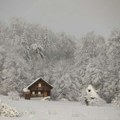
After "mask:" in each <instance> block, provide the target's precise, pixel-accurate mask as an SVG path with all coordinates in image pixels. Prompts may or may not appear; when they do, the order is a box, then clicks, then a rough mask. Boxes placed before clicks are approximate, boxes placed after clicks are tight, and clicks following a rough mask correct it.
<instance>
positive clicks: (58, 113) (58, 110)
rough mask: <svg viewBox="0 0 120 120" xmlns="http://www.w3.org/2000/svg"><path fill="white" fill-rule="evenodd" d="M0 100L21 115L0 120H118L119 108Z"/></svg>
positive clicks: (119, 119) (60, 102)
mask: <svg viewBox="0 0 120 120" xmlns="http://www.w3.org/2000/svg"><path fill="white" fill-rule="evenodd" d="M0 99H1V100H2V101H3V102H4V103H7V104H8V105H10V106H12V107H15V108H16V109H17V110H18V111H19V112H21V113H22V116H21V117H16V118H8V117H0V120H120V108H118V107H115V106H113V105H106V106H101V107H97V106H85V105H81V104H80V103H79V102H68V101H59V102H58V101H40V100H39V99H31V100H24V99H21V100H19V101H13V100H9V99H8V97H5V96H0Z"/></svg>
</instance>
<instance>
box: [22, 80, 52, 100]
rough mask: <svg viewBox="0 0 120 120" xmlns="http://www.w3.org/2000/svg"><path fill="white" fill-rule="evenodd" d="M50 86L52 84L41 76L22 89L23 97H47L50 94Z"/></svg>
mask: <svg viewBox="0 0 120 120" xmlns="http://www.w3.org/2000/svg"><path fill="white" fill-rule="evenodd" d="M52 88H53V86H52V85H50V84H49V83H48V82H46V81H45V80H43V79H42V78H38V79H36V80H35V81H34V82H33V83H31V84H30V85H28V86H27V87H26V88H24V89H23V92H24V97H25V99H30V98H31V97H47V96H50V92H51V89H52Z"/></svg>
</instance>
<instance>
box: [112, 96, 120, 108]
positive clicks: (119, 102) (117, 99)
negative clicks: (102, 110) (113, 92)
mask: <svg viewBox="0 0 120 120" xmlns="http://www.w3.org/2000/svg"><path fill="white" fill-rule="evenodd" d="M112 103H114V104H115V105H117V106H118V107H120V95H118V96H117V97H116V98H115V99H114V100H113V101H112Z"/></svg>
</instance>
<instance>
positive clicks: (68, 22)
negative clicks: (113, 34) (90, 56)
mask: <svg viewBox="0 0 120 120" xmlns="http://www.w3.org/2000/svg"><path fill="white" fill-rule="evenodd" d="M14 16H16V17H22V18H24V19H25V20H26V21H29V22H33V23H40V24H41V25H45V26H47V27H48V28H49V29H51V30H53V31H54V32H61V31H64V32H66V33H68V34H71V35H75V36H76V37H81V36H82V35H84V34H85V33H87V32H90V31H95V32H96V33H97V34H102V35H104V36H105V37H107V36H108V35H109V34H110V31H112V30H113V29H115V28H120V0H0V21H9V20H10V18H11V17H14Z"/></svg>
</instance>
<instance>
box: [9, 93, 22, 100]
mask: <svg viewBox="0 0 120 120" xmlns="http://www.w3.org/2000/svg"><path fill="white" fill-rule="evenodd" d="M8 96H9V98H10V99H11V100H19V99H20V96H19V93H18V92H17V91H10V92H9V93H8Z"/></svg>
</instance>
